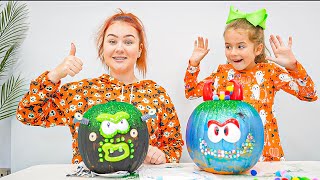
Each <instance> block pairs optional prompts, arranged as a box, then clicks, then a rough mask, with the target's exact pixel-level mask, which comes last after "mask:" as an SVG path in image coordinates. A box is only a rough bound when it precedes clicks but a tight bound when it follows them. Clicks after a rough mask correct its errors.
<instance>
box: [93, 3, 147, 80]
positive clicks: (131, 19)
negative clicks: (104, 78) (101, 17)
mask: <svg viewBox="0 0 320 180" xmlns="http://www.w3.org/2000/svg"><path fill="white" fill-rule="evenodd" d="M116 21H120V22H126V23H128V24H129V25H131V26H132V27H134V28H135V29H136V30H137V31H138V34H139V39H140V42H139V44H142V51H141V55H140V57H139V58H138V60H137V62H136V67H137V69H138V70H139V72H140V73H141V74H142V75H143V77H145V76H146V73H147V45H146V43H147V42H146V41H147V38H146V34H145V30H144V26H143V24H142V21H141V20H140V19H139V18H138V17H137V16H135V15H134V14H132V13H125V12H123V11H122V10H121V9H119V12H118V13H116V14H114V15H113V16H111V17H109V18H108V19H106V21H105V22H104V24H103V25H102V26H101V28H100V30H99V32H98V36H97V37H96V46H97V49H98V56H99V58H100V60H101V61H102V62H103V63H104V58H103V43H104V37H105V33H106V31H107V29H108V28H109V26H110V25H111V24H113V23H114V22H116ZM106 66H107V65H106Z"/></svg>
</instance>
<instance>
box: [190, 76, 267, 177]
mask: <svg viewBox="0 0 320 180" xmlns="http://www.w3.org/2000/svg"><path fill="white" fill-rule="evenodd" d="M233 82H234V81H233ZM234 83H235V84H234V85H235V87H236V88H241V87H240V86H239V85H238V84H237V83H236V82H234ZM205 88H207V86H206V87H205ZM204 91H205V89H204ZM205 93H206V92H205ZM232 93H233V94H232ZM230 94H232V95H231V100H209V101H205V102H203V103H201V104H200V105H198V106H197V107H196V108H195V110H194V111H193V112H192V114H191V116H190V118H189V120H188V124H187V129H186V145H187V148H188V153H189V155H190V157H191V159H192V160H193V161H194V163H195V164H196V165H197V166H199V167H200V168H201V169H203V170H205V171H208V172H212V173H217V174H239V173H241V172H244V171H246V170H248V169H250V168H251V167H253V166H254V165H255V164H256V163H257V162H258V160H259V158H260V156H261V154H262V150H263V145H264V134H263V133H264V128H263V124H262V121H261V118H260V116H259V114H258V112H257V111H256V110H255V109H254V108H253V107H252V106H251V105H250V104H248V103H245V102H242V101H240V100H241V99H242V90H241V89H240V91H239V89H236V90H235V91H233V92H231V93H230ZM235 97H236V98H235ZM204 98H206V99H207V100H208V95H207V94H206V96H204ZM238 99H240V100H238Z"/></svg>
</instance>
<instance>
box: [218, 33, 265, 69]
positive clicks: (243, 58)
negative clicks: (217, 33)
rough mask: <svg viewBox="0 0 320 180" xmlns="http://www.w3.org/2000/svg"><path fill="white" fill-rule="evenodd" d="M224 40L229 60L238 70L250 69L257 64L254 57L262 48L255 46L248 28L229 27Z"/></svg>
mask: <svg viewBox="0 0 320 180" xmlns="http://www.w3.org/2000/svg"><path fill="white" fill-rule="evenodd" d="M224 41H225V54H226V57H227V60H228V62H229V63H230V64H231V65H232V66H233V67H234V68H235V69H236V70H250V69H252V68H253V67H254V66H255V65H256V63H255V62H254V59H255V57H256V56H257V55H259V54H260V53H261V51H262V50H261V49H262V48H255V46H254V43H253V42H251V41H250V40H249V37H248V32H247V31H246V30H244V29H233V28H231V29H228V30H226V32H225V34H224Z"/></svg>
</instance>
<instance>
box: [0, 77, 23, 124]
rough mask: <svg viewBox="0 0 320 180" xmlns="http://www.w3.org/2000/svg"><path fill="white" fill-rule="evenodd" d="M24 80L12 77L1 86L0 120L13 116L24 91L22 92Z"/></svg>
mask: <svg viewBox="0 0 320 180" xmlns="http://www.w3.org/2000/svg"><path fill="white" fill-rule="evenodd" d="M23 82H24V80H23V79H22V78H21V77H20V76H18V77H14V76H13V75H12V76H11V77H10V78H9V79H8V80H7V81H6V82H5V83H3V84H2V86H1V91H0V95H1V96H0V120H2V119H5V118H7V117H10V116H13V115H14V114H15V113H16V110H17V104H18V103H19V101H20V99H19V97H21V96H22V95H23V94H24V93H25V90H23V89H22V88H23V86H24V84H23Z"/></svg>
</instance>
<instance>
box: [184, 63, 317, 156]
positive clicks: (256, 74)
mask: <svg viewBox="0 0 320 180" xmlns="http://www.w3.org/2000/svg"><path fill="white" fill-rule="evenodd" d="M199 72H200V68H199V67H193V66H191V65H190V64H189V65H188V68H187V71H186V74H185V78H184V83H185V96H186V98H188V99H194V98H198V97H201V96H202V89H203V86H204V83H205V82H206V81H208V80H211V81H213V82H214V83H213V87H212V89H213V90H214V91H216V92H217V93H219V92H220V91H226V86H228V85H230V84H228V82H229V80H231V79H234V80H236V81H238V82H239V83H240V84H241V85H242V87H243V96H244V97H243V101H244V102H247V103H249V104H251V105H252V106H253V107H254V108H255V109H256V110H257V112H258V113H259V115H260V117H261V119H262V121H263V125H264V134H265V140H264V149H263V154H262V156H261V158H260V161H279V160H285V159H284V153H283V149H282V146H281V143H280V138H279V130H278V125H277V120H276V118H275V115H274V107H273V103H274V97H275V94H276V92H277V91H279V90H280V89H282V90H284V91H286V92H288V93H290V94H293V95H294V96H296V97H297V98H299V99H300V100H303V101H315V100H317V93H316V91H315V88H314V83H313V81H312V79H311V78H310V76H308V74H307V72H306V71H305V69H304V68H303V67H302V65H301V64H300V63H299V62H297V71H291V70H288V69H284V68H282V67H280V66H278V65H277V64H275V63H258V64H257V65H256V66H255V67H254V68H253V69H251V70H247V71H245V70H242V71H237V70H236V69H234V68H233V66H232V65H230V64H224V65H219V67H218V69H217V71H215V72H213V73H212V74H211V75H210V76H208V77H207V78H205V79H204V80H202V81H200V82H197V77H198V74H199Z"/></svg>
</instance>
